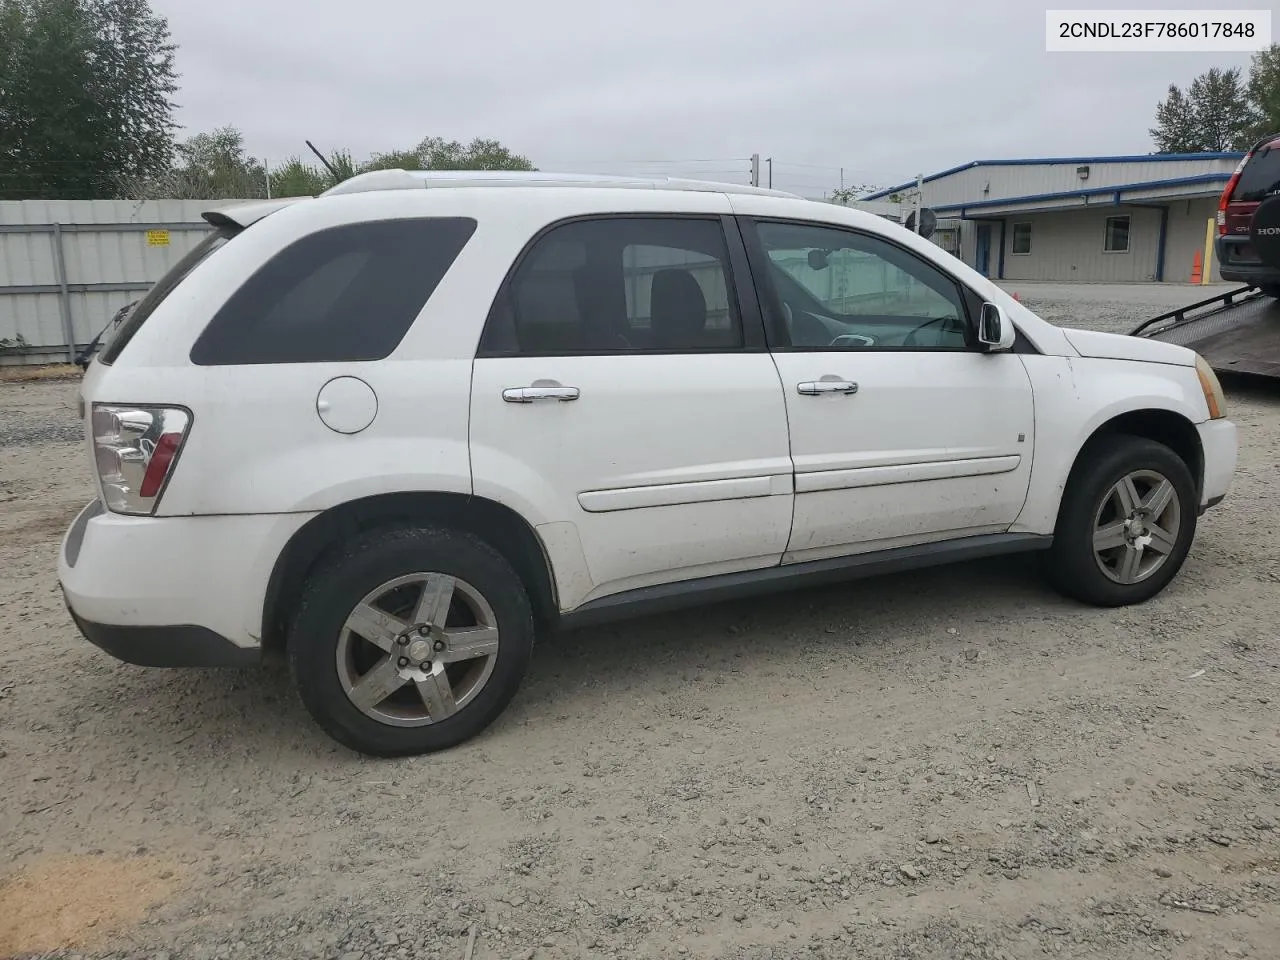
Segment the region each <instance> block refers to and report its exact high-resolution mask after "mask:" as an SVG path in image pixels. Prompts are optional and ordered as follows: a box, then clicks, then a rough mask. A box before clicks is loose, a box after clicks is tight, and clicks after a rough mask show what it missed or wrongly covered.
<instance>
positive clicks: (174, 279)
mask: <svg viewBox="0 0 1280 960" xmlns="http://www.w3.org/2000/svg"><path fill="white" fill-rule="evenodd" d="M239 232H240V227H237V226H225V227H219V228H218V229H217V230H214V231H213V232H212V233H209V234H207V235H206V236H205V237H204V239H203V240H201V241H200V242H199V243H198V244H196V245H195V246H194V247H192V248H191V250H190V252H188V253H187V255H186V256H185V257H183V258H182V259H181V260H179V261H178V262H177V263H175V264H174V265H173V267H172V269H170V270H169V272H168V273H166V274H165V275H164V276H163V277H161V278H160V280H159V282H158V283H156V285H155V286H154V287H152V288H151V289H150V290H149V291H147V294H146V296H144V297H143V298H142V299H141V300H139V301H138V303H137V305H136V306H134V307H133V309H132V310H130V311H129V312H128V313H126V314H125V316H124V317H123V319H122V320H120V321H119V323H120V325H119V326H118V327H117V328H116V329H115V330H114V331H111V330H108V331H107V332H106V333H105V334H104V335H103V336H104V338H105V340H106V346H104V347H103V349H102V352H101V353H100V354H99V355H98V359H99V360H100V361H101V362H102V363H106V364H111V363H114V362H115V359H116V357H118V356H120V351H121V350H123V349H124V348H125V346H126V345H128V343H129V341H130V340H132V339H133V335H134V334H135V333H137V332H138V330H139V329H141V327H142V325H143V324H144V323H146V322H147V318H148V317H149V316H151V314H153V313H154V312H155V309H156V307H158V306H160V304H161V303H163V302H164V299H165V297H167V296H169V294H171V293H173V291H174V290H176V289H177V287H178V284H180V283H181V282H182V281H183V280H184V279H186V278H187V276H189V275H190V273H191V271H192V270H194V269H195V268H196V267H198V266H199V265H200V264H202V263H204V261H205V260H207V259H208V258H209V255H210V254H212V253H213V252H214V251H215V250H217V249H219V248H220V247H222V246H224V245H225V244H226V243H227V241H228V240H230V239H231V238H232V237H234V236H235V235H236V234H237V233H239Z"/></svg>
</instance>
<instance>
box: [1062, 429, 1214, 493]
mask: <svg viewBox="0 0 1280 960" xmlns="http://www.w3.org/2000/svg"><path fill="white" fill-rule="evenodd" d="M1125 434H1127V435H1130V436H1137V437H1143V438H1145V439H1147V440H1154V441H1155V442H1156V443H1161V444H1164V445H1165V446H1166V447H1168V448H1169V449H1170V450H1172V451H1173V452H1174V453H1176V454H1177V455H1178V456H1179V457H1180V458H1181V459H1182V461H1183V462H1184V463H1185V464H1186V465H1187V469H1188V470H1190V471H1191V478H1192V480H1194V481H1195V485H1196V499H1197V502H1198V501H1199V498H1200V496H1201V492H1202V491H1203V489H1204V447H1203V445H1202V444H1201V442H1200V431H1199V430H1197V429H1196V425H1195V424H1194V423H1193V422H1192V421H1191V420H1190V419H1188V418H1187V417H1186V416H1184V415H1183V414H1181V413H1178V412H1176V411H1174V410H1169V409H1167V408H1161V407H1146V408H1143V409H1139V410H1128V411H1126V412H1124V413H1119V414H1116V415H1114V416H1112V417H1111V418H1109V419H1108V420H1105V421H1104V422H1102V423H1101V424H1099V425H1098V426H1097V427H1096V428H1094V430H1093V432H1092V433H1090V434H1089V436H1088V437H1087V438H1086V439H1085V441H1084V443H1082V444H1081V445H1080V449H1079V450H1077V451H1076V455H1075V459H1074V460H1073V461H1072V464H1071V471H1070V473H1069V474H1068V476H1067V482H1066V484H1065V485H1064V487H1063V491H1064V493H1065V491H1066V489H1067V487H1069V486H1070V485H1071V484H1072V482H1073V481H1074V480H1075V479H1076V477H1077V476H1078V475H1079V473H1080V470H1081V469H1082V468H1083V466H1084V464H1085V463H1087V462H1088V456H1089V452H1090V451H1091V450H1092V448H1093V447H1094V446H1095V445H1096V444H1097V442H1098V441H1099V440H1100V439H1102V438H1103V437H1111V436H1116V435H1125ZM1061 510H1062V502H1061V500H1060V501H1059V504H1058V511H1059V512H1061Z"/></svg>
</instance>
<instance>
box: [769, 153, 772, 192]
mask: <svg viewBox="0 0 1280 960" xmlns="http://www.w3.org/2000/svg"><path fill="white" fill-rule="evenodd" d="M768 163H769V189H770V190H772V189H773V157H770V158H769V160H768Z"/></svg>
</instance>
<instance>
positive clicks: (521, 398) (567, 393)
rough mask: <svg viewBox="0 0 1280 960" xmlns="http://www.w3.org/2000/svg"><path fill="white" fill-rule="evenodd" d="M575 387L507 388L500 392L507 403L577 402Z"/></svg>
mask: <svg viewBox="0 0 1280 960" xmlns="http://www.w3.org/2000/svg"><path fill="white" fill-rule="evenodd" d="M579 393H580V391H579V390H578V388H577V387H508V388H507V389H506V390H503V391H502V399H503V400H505V401H507V403H533V402H535V401H537V400H560V401H562V402H563V401H566V400H577V399H578V396H579Z"/></svg>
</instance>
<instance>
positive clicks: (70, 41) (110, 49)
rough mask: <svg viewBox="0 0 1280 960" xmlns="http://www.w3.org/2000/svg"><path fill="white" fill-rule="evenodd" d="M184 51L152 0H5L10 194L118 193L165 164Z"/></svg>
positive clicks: (2, 182) (1, 100) (2, 156)
mask: <svg viewBox="0 0 1280 960" xmlns="http://www.w3.org/2000/svg"><path fill="white" fill-rule="evenodd" d="M174 50H175V47H174V45H173V44H172V43H171V42H170V41H169V30H168V25H167V23H166V22H165V21H164V20H163V19H162V18H159V17H156V16H155V15H154V14H152V12H151V9H150V7H149V5H148V3H147V0H0V197H4V198H11V199H22V198H25V197H43V198H52V199H58V198H96V197H113V196H119V186H120V184H121V183H122V182H124V181H125V180H127V179H130V178H137V177H142V176H148V175H154V174H156V173H158V172H160V171H162V170H164V169H165V168H166V167H167V166H168V163H169V161H170V159H171V151H172V147H173V130H174V123H173V104H172V102H171V101H170V97H171V95H172V94H173V93H174V92H175V91H176V90H177V83H176V75H175V73H174Z"/></svg>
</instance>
